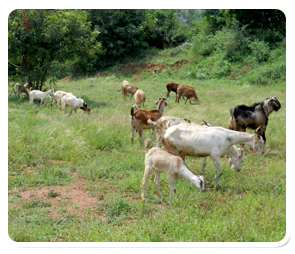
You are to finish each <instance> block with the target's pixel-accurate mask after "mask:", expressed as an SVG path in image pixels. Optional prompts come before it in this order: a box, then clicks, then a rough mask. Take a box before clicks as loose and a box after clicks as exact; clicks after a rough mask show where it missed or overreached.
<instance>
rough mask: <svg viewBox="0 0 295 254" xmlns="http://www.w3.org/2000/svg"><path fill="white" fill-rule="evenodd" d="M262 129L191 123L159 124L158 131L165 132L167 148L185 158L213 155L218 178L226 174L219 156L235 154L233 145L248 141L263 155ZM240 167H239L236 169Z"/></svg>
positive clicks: (162, 134)
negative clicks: (201, 125)
mask: <svg viewBox="0 0 295 254" xmlns="http://www.w3.org/2000/svg"><path fill="white" fill-rule="evenodd" d="M148 123H150V124H152V121H150V120H149V121H148ZM258 130H259V128H257V129H256V130H255V134H250V133H242V132H237V131H232V130H228V129H225V128H222V127H210V128H200V127H199V126H194V125H190V124H178V125H176V126H172V127H170V128H168V129H167V130H164V129H163V128H161V127H159V131H158V132H159V133H160V135H161V138H162V144H163V147H164V148H165V149H167V150H168V151H170V152H172V153H174V154H176V155H180V156H181V157H182V158H183V159H184V157H185V156H194V157H207V156H210V158H211V159H212V161H213V164H214V166H215V171H216V178H218V176H219V175H221V174H222V172H221V169H220V165H219V159H220V157H221V156H222V155H224V154H226V153H227V152H229V154H230V153H231V152H233V153H234V151H233V150H232V148H231V149H230V147H231V146H232V145H235V144H240V143H244V144H246V145H249V146H250V147H251V148H252V149H253V151H254V152H255V153H256V154H258V155H262V154H263V152H264V142H263V139H262V137H261V136H260V135H259V134H258ZM233 149H235V148H233ZM234 157H235V156H233V157H232V158H234ZM236 170H239V169H238V168H236Z"/></svg>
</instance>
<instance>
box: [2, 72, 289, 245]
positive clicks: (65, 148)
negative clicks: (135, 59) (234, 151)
mask: <svg viewBox="0 0 295 254" xmlns="http://www.w3.org/2000/svg"><path fill="white" fill-rule="evenodd" d="M124 79H126V80H128V81H129V82H130V83H131V84H132V85H135V86H137V87H139V88H141V89H143V90H144V91H145V94H146V98H147V101H146V103H145V109H148V110H151V109H155V108H156V105H155V102H156V100H157V99H158V98H159V97H165V96H166V87H165V84H166V83H167V82H168V81H170V80H173V81H176V82H179V83H186V84H190V85H193V86H194V87H195V89H196V92H197V94H198V96H199V98H200V103H199V104H197V105H190V104H189V103H188V102H187V104H184V100H182V99H181V100H180V102H179V104H178V103H175V102H174V99H175V94H174V93H173V92H172V93H171V94H170V96H171V97H170V98H168V99H167V102H168V106H167V107H165V108H164V113H163V115H164V116H165V115H171V116H177V117H184V118H187V119H190V120H191V121H193V122H195V123H202V120H205V121H206V122H208V123H210V124H211V125H212V126H222V127H226V126H227V123H228V120H229V110H230V109H231V108H233V107H234V106H236V105H239V104H245V105H251V104H253V103H255V102H260V101H262V100H263V99H265V98H267V97H270V96H275V97H277V98H278V100H279V101H280V103H281V105H282V108H281V109H280V110H279V111H278V112H273V113H272V114H271V115H270V117H269V122H268V126H267V130H266V138H267V142H266V146H265V154H264V155H263V156H252V155H251V154H247V155H245V160H244V163H243V166H242V170H241V171H240V172H238V173H237V172H235V171H234V170H232V169H231V168H230V166H229V164H228V160H227V159H226V158H221V160H220V164H221V169H222V172H223V175H222V176H221V177H220V180H219V181H216V180H215V179H214V176H215V168H214V166H213V163H212V161H211V159H210V158H209V159H208V160H207V166H206V168H205V176H206V179H207V180H208V181H209V183H208V184H207V192H204V193H202V192H201V191H200V190H199V189H197V188H196V187H194V186H190V183H189V181H188V180H186V179H179V180H176V181H175V184H176V188H177V191H176V194H175V195H174V198H173V199H169V185H168V181H167V177H166V175H164V174H162V175H161V178H160V188H161V191H162V194H163V196H164V201H163V202H161V200H160V198H159V197H158V196H157V195H156V190H155V186H154V183H153V178H152V177H150V178H149V180H148V183H147V187H146V198H147V202H143V201H142V200H141V197H140V189H141V180H142V177H143V172H144V158H145V152H144V149H143V147H141V146H140V145H139V142H138V133H135V142H134V145H133V146H132V145H131V141H130V134H131V131H130V124H129V120H130V109H131V107H132V105H133V104H134V101H133V100H131V101H130V99H129V97H128V98H127V101H126V102H125V101H124V99H123V96H122V93H121V92H120V91H118V90H119V89H120V88H121V82H122V81H123V80H124ZM54 88H55V91H57V90H63V91H67V92H72V93H73V94H75V95H76V96H78V97H81V98H83V99H84V100H85V102H86V103H87V104H88V106H89V107H90V108H91V114H90V116H88V115H86V114H84V112H83V111H82V110H78V111H77V114H75V113H74V112H73V114H72V115H71V116H70V117H68V116H64V114H63V112H62V111H60V110H58V109H57V107H56V105H54V106H53V109H52V110H50V104H51V99H50V98H47V99H46V100H45V104H44V105H43V106H41V107H38V102H34V104H33V105H32V104H30V103H29V102H28V101H29V100H28V98H27V97H25V96H22V97H21V98H20V99H17V98H16V97H15V96H13V95H10V96H9V99H8V149H9V150H8V187H9V189H8V201H9V206H8V213H9V220H8V229H9V232H8V233H9V236H10V238H11V239H12V240H13V241H17V242H278V241H281V240H282V239H283V238H284V237H285V234H286V83H285V82H281V83H276V84H272V85H271V86H262V85H256V86H255V85H247V84H237V83H236V82H235V81H234V80H228V79H220V80H207V81H195V80H192V79H190V78H173V79H171V77H169V76H168V74H167V73H165V72H161V73H155V74H150V73H147V72H143V73H141V75H124V74H115V73H114V74H109V75H108V76H101V77H88V78H81V79H77V80H66V79H64V80H60V81H58V82H57V83H56V85H55V86H54ZM60 106H61V105H60ZM67 112H69V108H68V111H67ZM248 132H253V131H252V130H248ZM146 138H152V134H151V132H150V131H149V130H146V131H144V134H143V140H144V139H146ZM152 145H153V144H152ZM186 163H187V165H188V167H189V168H190V169H191V170H192V171H194V172H195V173H196V174H199V173H200V171H201V167H202V159H201V158H190V157H187V160H186Z"/></svg>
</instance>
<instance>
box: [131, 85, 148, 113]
mask: <svg viewBox="0 0 295 254" xmlns="http://www.w3.org/2000/svg"><path fill="white" fill-rule="evenodd" d="M134 100H135V104H134V105H133V108H134V110H137V109H138V108H140V107H141V103H142V105H143V107H144V102H145V94H144V91H143V90H142V89H138V90H137V91H136V93H135V94H134Z"/></svg>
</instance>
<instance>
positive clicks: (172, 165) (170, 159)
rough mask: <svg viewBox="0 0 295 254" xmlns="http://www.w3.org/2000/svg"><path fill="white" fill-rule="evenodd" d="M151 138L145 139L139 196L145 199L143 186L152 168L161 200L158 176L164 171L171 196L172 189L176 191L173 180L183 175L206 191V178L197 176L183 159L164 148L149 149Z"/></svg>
mask: <svg viewBox="0 0 295 254" xmlns="http://www.w3.org/2000/svg"><path fill="white" fill-rule="evenodd" d="M150 142H151V139H146V140H145V142H144V144H145V153H146V155H145V170H144V176H143V179H142V182H141V183H142V184H141V197H142V199H143V200H144V201H145V200H146V199H145V186H146V183H147V179H148V177H149V175H150V174H151V172H152V171H153V170H154V171H155V173H156V175H155V179H154V181H155V186H156V190H157V193H158V195H159V196H160V198H161V200H163V196H162V194H161V192H160V189H159V178H160V173H166V174H167V177H168V181H169V185H170V194H169V197H170V198H171V194H172V191H173V192H174V193H175V192H176V187H175V184H174V180H175V179H178V178H181V177H184V178H186V179H188V180H190V181H191V184H194V185H195V186H196V187H197V188H199V189H200V190H201V191H203V192H204V191H206V179H205V177H204V176H203V175H200V176H197V175H196V174H194V173H193V172H192V171H191V170H190V169H189V168H188V167H187V166H186V165H185V163H184V161H183V160H182V159H181V158H180V157H179V156H176V155H174V154H172V153H170V152H168V151H167V150H165V149H162V148H159V147H153V148H151V149H149V145H150Z"/></svg>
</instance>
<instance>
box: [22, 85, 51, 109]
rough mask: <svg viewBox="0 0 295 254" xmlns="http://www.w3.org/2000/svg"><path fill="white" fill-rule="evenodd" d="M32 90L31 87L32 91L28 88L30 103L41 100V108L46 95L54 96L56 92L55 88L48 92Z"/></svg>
mask: <svg viewBox="0 0 295 254" xmlns="http://www.w3.org/2000/svg"><path fill="white" fill-rule="evenodd" d="M31 89H32V87H30V89H27V88H26V90H27V92H28V94H29V97H30V103H33V101H34V100H39V101H40V103H39V106H41V105H42V103H43V101H44V99H45V97H46V95H48V94H50V95H53V92H54V88H52V89H49V90H48V91H47V92H42V91H39V90H31Z"/></svg>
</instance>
